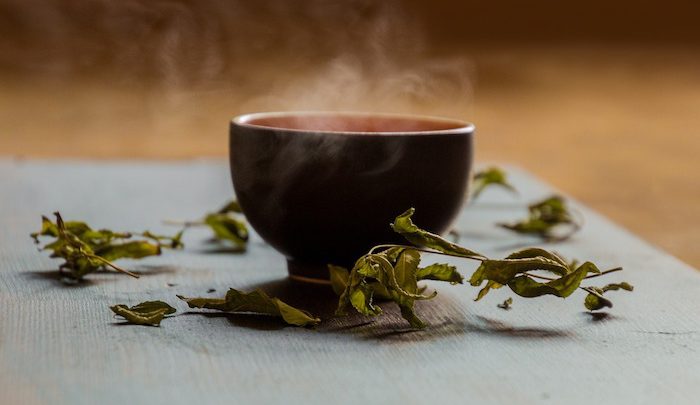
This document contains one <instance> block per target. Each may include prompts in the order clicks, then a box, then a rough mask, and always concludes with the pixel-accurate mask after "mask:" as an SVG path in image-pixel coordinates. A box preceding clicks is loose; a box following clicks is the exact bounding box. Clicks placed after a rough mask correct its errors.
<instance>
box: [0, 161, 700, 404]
mask: <svg viewBox="0 0 700 405" xmlns="http://www.w3.org/2000/svg"><path fill="white" fill-rule="evenodd" d="M512 175H513V179H514V183H515V184H516V185H517V186H518V187H519V189H520V190H521V192H522V193H521V196H520V197H512V196H510V195H507V194H504V193H503V194H502V193H501V192H500V191H496V190H494V191H490V192H487V193H485V194H484V195H483V198H482V200H480V201H479V202H477V203H476V204H475V205H473V206H471V207H469V208H468V209H465V212H464V214H463V215H462V217H461V218H460V219H459V221H458V223H457V228H458V229H459V231H461V233H462V235H463V239H462V242H463V243H464V244H466V245H468V246H470V247H474V248H475V249H477V250H481V251H483V252H486V253H487V254H491V255H494V256H499V255H503V254H505V253H506V252H507V251H509V250H512V249H514V248H517V247H519V246H521V245H523V244H527V245H530V244H536V243H538V242H537V241H536V240H533V239H523V238H521V237H515V236H513V235H511V234H509V233H507V232H506V231H503V230H499V229H497V228H495V227H494V226H493V223H494V222H497V221H507V220H511V219H516V218H518V217H520V216H522V215H523V214H524V209H525V208H524V206H525V204H526V202H527V201H531V200H533V199H536V198H539V197H544V196H546V195H547V194H548V193H550V192H551V191H552V190H551V188H549V187H548V186H547V185H545V184H542V183H540V182H539V181H537V180H536V179H534V178H532V177H531V176H529V175H528V174H527V173H524V172H522V171H519V170H516V169H512ZM231 193H232V191H231V186H230V184H229V177H228V173H227V170H226V166H225V164H224V163H223V162H221V161H193V162H187V163H181V162H180V163H143V162H122V163H119V162H114V163H99V164H98V163H90V162H85V163H74V162H63V163H56V162H42V161H26V162H13V161H9V160H5V161H0V210H1V211H0V403H3V404H4V403H8V404H11V403H12V404H14V403H40V404H42V403H71V404H81V403H85V404H91V403H96V402H100V403H115V404H116V403H151V404H158V403H186V402H189V403H192V402H195V401H198V402H200V403H232V402H233V403H251V402H256V403H295V402H300V403H301V402H304V403H312V404H314V403H327V402H333V403H351V402H354V403H359V402H360V401H368V402H371V403H378V402H382V403H417V402H422V401H424V400H430V401H431V402H435V401H445V402H452V403H455V402H458V403H465V402H473V403H504V404H506V403H508V404H510V403H521V404H531V403H573V404H578V403H580V404H584V403H586V404H588V403H615V404H622V403H630V404H641V403H662V402H663V403H678V404H681V403H683V404H685V403H687V404H694V403H697V398H699V397H700V388H698V387H700V355H699V354H698V353H699V351H700V311H699V310H700V299H699V298H698V293H700V273H698V272H697V271H694V270H693V269H692V268H690V267H689V266H687V265H685V264H683V263H681V262H679V261H678V260H676V259H674V258H673V257H670V256H668V255H667V254H665V253H663V252H661V251H659V250H657V249H655V248H653V247H651V246H649V245H648V244H646V243H645V242H643V241H641V240H639V239H637V238H636V237H634V236H633V235H631V234H629V233H628V232H626V231H625V230H622V229H620V228H619V227H617V226H615V225H613V224H611V223H610V222H608V221H607V220H605V219H604V218H602V217H600V216H599V215H597V214H595V213H594V212H591V211H590V210H587V209H586V208H585V207H581V206H579V208H580V209H581V210H582V211H583V213H584V215H585V217H586V225H585V227H584V229H583V230H582V232H581V233H580V234H578V235H577V236H576V237H575V238H574V239H573V240H571V241H570V242H567V243H564V244H559V245H556V246H550V247H552V248H556V249H557V250H559V251H561V252H562V253H563V254H565V255H567V256H571V257H577V258H580V259H591V260H593V261H596V262H597V263H600V264H601V265H602V266H610V267H612V266H617V265H622V266H624V267H625V269H626V271H625V272H623V273H616V274H614V275H611V277H610V280H611V281H613V280H623V279H624V280H628V281H630V282H631V283H633V284H634V285H635V292H634V293H632V294H625V293H619V294H616V295H615V296H614V297H613V298H614V302H615V307H614V308H613V309H611V310H610V311H609V315H607V316H601V317H592V316H590V315H589V314H587V313H585V312H584V311H583V306H582V301H583V298H584V297H583V294H578V293H577V295H575V296H574V297H572V298H570V299H568V300H566V301H564V300H561V299H558V298H553V297H545V298H541V299H535V300H526V299H518V298H517V297H516V298H515V302H514V304H513V309H512V310H510V311H503V310H500V309H498V308H496V304H497V303H498V302H501V301H502V300H503V299H505V298H506V297H508V296H511V295H512V294H508V291H505V289H503V290H498V291H496V292H494V293H492V294H490V295H489V296H487V297H486V298H485V299H484V300H483V301H481V302H479V303H474V302H472V299H473V297H474V296H475V294H476V290H475V289H473V288H471V287H467V286H446V285H439V287H438V288H439V291H440V295H439V296H438V298H437V299H436V300H434V301H432V302H421V303H419V304H418V309H419V310H420V311H421V313H422V314H423V315H424V316H425V318H427V319H428V320H429V321H430V323H431V324H432V326H431V327H430V328H429V329H428V330H425V331H420V332H407V331H405V329H404V323H403V322H402V320H401V319H400V317H399V316H398V314H397V312H396V311H394V310H393V309H392V308H391V307H390V306H389V305H385V309H386V310H387V312H388V315H387V316H386V317H383V318H381V319H377V320H375V321H374V322H371V323H367V324H365V322H366V320H365V319H363V318H359V317H351V318H347V319H330V320H328V321H327V322H325V323H324V324H323V325H322V326H321V327H319V328H318V329H316V330H307V329H298V328H285V327H283V326H281V325H279V324H278V323H275V322H270V321H269V320H266V319H261V318H258V317H250V316H224V315H219V314H212V315H209V316H203V315H193V314H189V313H187V312H188V310H187V308H186V305H184V304H183V303H181V302H178V300H177V299H176V298H175V294H184V295H205V296H206V295H207V290H208V289H209V288H215V289H216V290H217V291H216V293H213V294H209V295H212V296H213V295H222V294H223V293H224V292H225V290H226V289H227V288H228V287H236V288H242V289H247V288H253V287H256V286H262V287H263V288H265V289H267V290H268V291H271V292H272V293H274V294H279V295H281V296H283V297H285V298H287V299H288V300H290V301H291V302H293V303H297V304H301V305H303V306H306V307H307V308H309V309H312V310H315V311H317V312H319V313H320V314H322V315H326V316H327V315H328V314H329V313H330V312H332V309H333V308H332V307H333V297H332V296H330V295H329V294H328V293H326V292H324V291H317V290H313V289H312V290H310V291H309V290H300V289H299V288H298V287H296V286H295V285H290V284H288V283H287V282H286V281H285V280H284V276H285V268H284V261H283V260H282V258H281V257H280V256H279V255H277V254H276V253H275V252H274V251H273V250H272V249H270V248H269V247H268V246H266V245H265V244H264V243H262V241H260V239H258V238H257V237H256V236H255V235H254V236H253V242H252V244H251V249H250V251H249V252H248V253H246V254H244V255H231V254H223V253H215V252H211V247H210V246H208V245H207V244H206V243H204V242H203V240H204V239H206V236H207V233H206V231H204V230H202V231H200V230H197V231H194V232H192V233H191V234H189V235H188V236H187V237H186V243H187V248H186V249H185V251H182V252H171V253H168V254H165V255H164V256H161V257H156V258H149V259H146V260H144V261H142V262H124V264H125V265H126V266H127V267H129V268H130V269H135V270H139V271H141V272H143V274H144V276H143V277H142V278H141V279H139V280H134V279H131V278H129V277H125V276H121V275H117V274H100V275H94V276H91V277H90V278H89V279H90V282H88V283H85V284H84V285H80V286H73V287H67V286H64V285H62V284H60V283H59V282H58V281H57V280H56V279H55V277H54V276H53V274H54V273H53V272H52V271H51V270H52V269H54V268H55V267H56V265H57V262H56V261H54V260H51V259H49V258H48V257H47V255H46V254H45V253H38V252H37V251H36V247H35V246H34V245H33V243H32V242H31V241H30V239H29V237H28V234H29V232H31V231H34V230H36V228H37V227H38V226H39V215H40V214H50V213H51V212H53V211H54V210H56V209H60V210H61V212H62V213H63V214H64V217H66V218H79V219H85V220H87V221H89V222H91V223H93V224H95V225H96V226H104V227H115V228H119V229H140V228H141V227H142V226H148V227H149V228H151V229H152V230H158V231H168V230H170V228H167V227H164V226H162V225H161V223H160V220H161V219H165V218H176V219H192V218H197V216H199V215H200V214H201V213H202V212H203V211H205V210H207V209H213V208H216V207H217V206H218V205H219V204H220V203H221V202H223V201H224V200H226V199H227V198H229V197H230V195H231ZM417 220H419V217H418V218H417ZM455 263H457V262H455ZM459 263H460V266H461V268H463V269H465V272H468V271H469V270H470V269H471V268H472V267H473V265H472V264H470V263H464V262H459ZM168 283H170V284H174V285H172V286H169V285H168ZM433 285H434V284H433ZM613 294H614V293H613ZM312 297H320V299H317V300H316V301H312ZM147 299H163V300H166V301H168V302H170V303H171V304H173V305H174V306H176V307H177V308H178V310H179V311H180V312H179V314H180V315H178V316H175V317H173V318H171V319H167V320H165V321H163V323H162V326H161V327H160V328H152V327H140V326H122V325H119V321H117V320H115V319H113V317H112V314H111V312H110V311H109V309H108V306H109V305H112V304H115V303H127V304H135V303H138V302H140V301H143V300H147Z"/></svg>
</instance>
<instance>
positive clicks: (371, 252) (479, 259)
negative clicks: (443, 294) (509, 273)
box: [367, 244, 488, 262]
mask: <svg viewBox="0 0 700 405" xmlns="http://www.w3.org/2000/svg"><path fill="white" fill-rule="evenodd" d="M394 247H398V248H404V249H411V250H417V251H419V252H423V253H432V254H436V255H442V256H450V257H457V258H461V259H471V260H478V261H480V262H483V261H484V260H488V258H486V257H484V258H478V257H471V256H458V255H453V254H450V253H445V252H440V251H439V250H432V249H424V248H419V247H416V246H409V245H393V244H386V245H377V246H374V247H373V248H372V249H370V250H369V252H367V254H368V255H371V254H373V253H374V251H375V250H377V249H381V248H387V249H390V248H394Z"/></svg>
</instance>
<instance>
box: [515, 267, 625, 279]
mask: <svg viewBox="0 0 700 405" xmlns="http://www.w3.org/2000/svg"><path fill="white" fill-rule="evenodd" d="M621 270H622V267H615V268H614V269H610V270H605V271H601V272H600V273H596V274H592V275H590V276H586V277H584V278H583V279H584V280H587V279H589V278H595V277H600V276H603V275H606V274H609V273H614V272H616V271H621ZM523 274H524V275H526V276H529V277H533V278H539V279H541V280H549V281H554V280H557V279H556V278H553V277H547V276H540V275H539V274H532V273H528V272H525V273H523Z"/></svg>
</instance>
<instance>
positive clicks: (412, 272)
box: [389, 249, 426, 329]
mask: <svg viewBox="0 0 700 405" xmlns="http://www.w3.org/2000/svg"><path fill="white" fill-rule="evenodd" d="M419 263H420V253H419V252H418V251H416V250H413V249H406V250H404V251H403V252H401V254H400V255H399V257H398V259H397V260H396V264H395V266H394V269H393V270H394V274H395V276H396V283H397V285H398V287H399V288H400V290H401V291H405V292H406V293H408V294H415V295H418V294H417V293H418V284H417V282H418V280H417V275H416V272H417V270H418V264H419ZM389 294H390V295H391V296H392V298H393V299H394V301H395V302H396V303H397V304H398V305H399V308H400V309H401V316H402V317H403V318H404V319H406V320H407V321H408V322H409V324H410V325H411V327H412V328H415V329H422V328H425V326H426V324H425V322H423V321H422V320H421V319H420V318H418V316H416V314H415V312H414V310H413V304H414V302H415V299H414V298H412V297H411V296H406V295H403V294H400V293H398V292H395V291H392V290H389Z"/></svg>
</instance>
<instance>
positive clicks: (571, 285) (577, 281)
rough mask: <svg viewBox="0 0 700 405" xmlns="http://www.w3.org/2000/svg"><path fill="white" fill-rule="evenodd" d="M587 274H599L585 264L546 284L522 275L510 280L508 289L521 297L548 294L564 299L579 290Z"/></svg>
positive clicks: (589, 265)
mask: <svg viewBox="0 0 700 405" xmlns="http://www.w3.org/2000/svg"><path fill="white" fill-rule="evenodd" d="M588 273H594V274H596V273H600V270H598V268H597V267H596V266H595V265H594V264H593V263H591V262H585V263H583V264H582V265H581V266H579V268H578V269H576V270H574V271H573V272H571V273H568V274H566V275H563V276H562V277H560V278H557V279H554V280H552V281H548V282H546V283H540V282H538V281H535V280H534V279H533V278H531V277H530V276H528V275H522V276H518V277H515V278H514V279H513V280H511V281H510V282H509V283H508V287H510V289H511V290H513V292H514V293H516V294H518V295H519V296H521V297H527V298H532V297H539V296H542V295H547V294H549V295H556V296H557V297H561V298H566V297H568V296H569V295H571V294H573V292H574V291H576V289H577V288H579V286H580V285H581V281H583V279H584V277H586V276H587V275H588Z"/></svg>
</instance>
